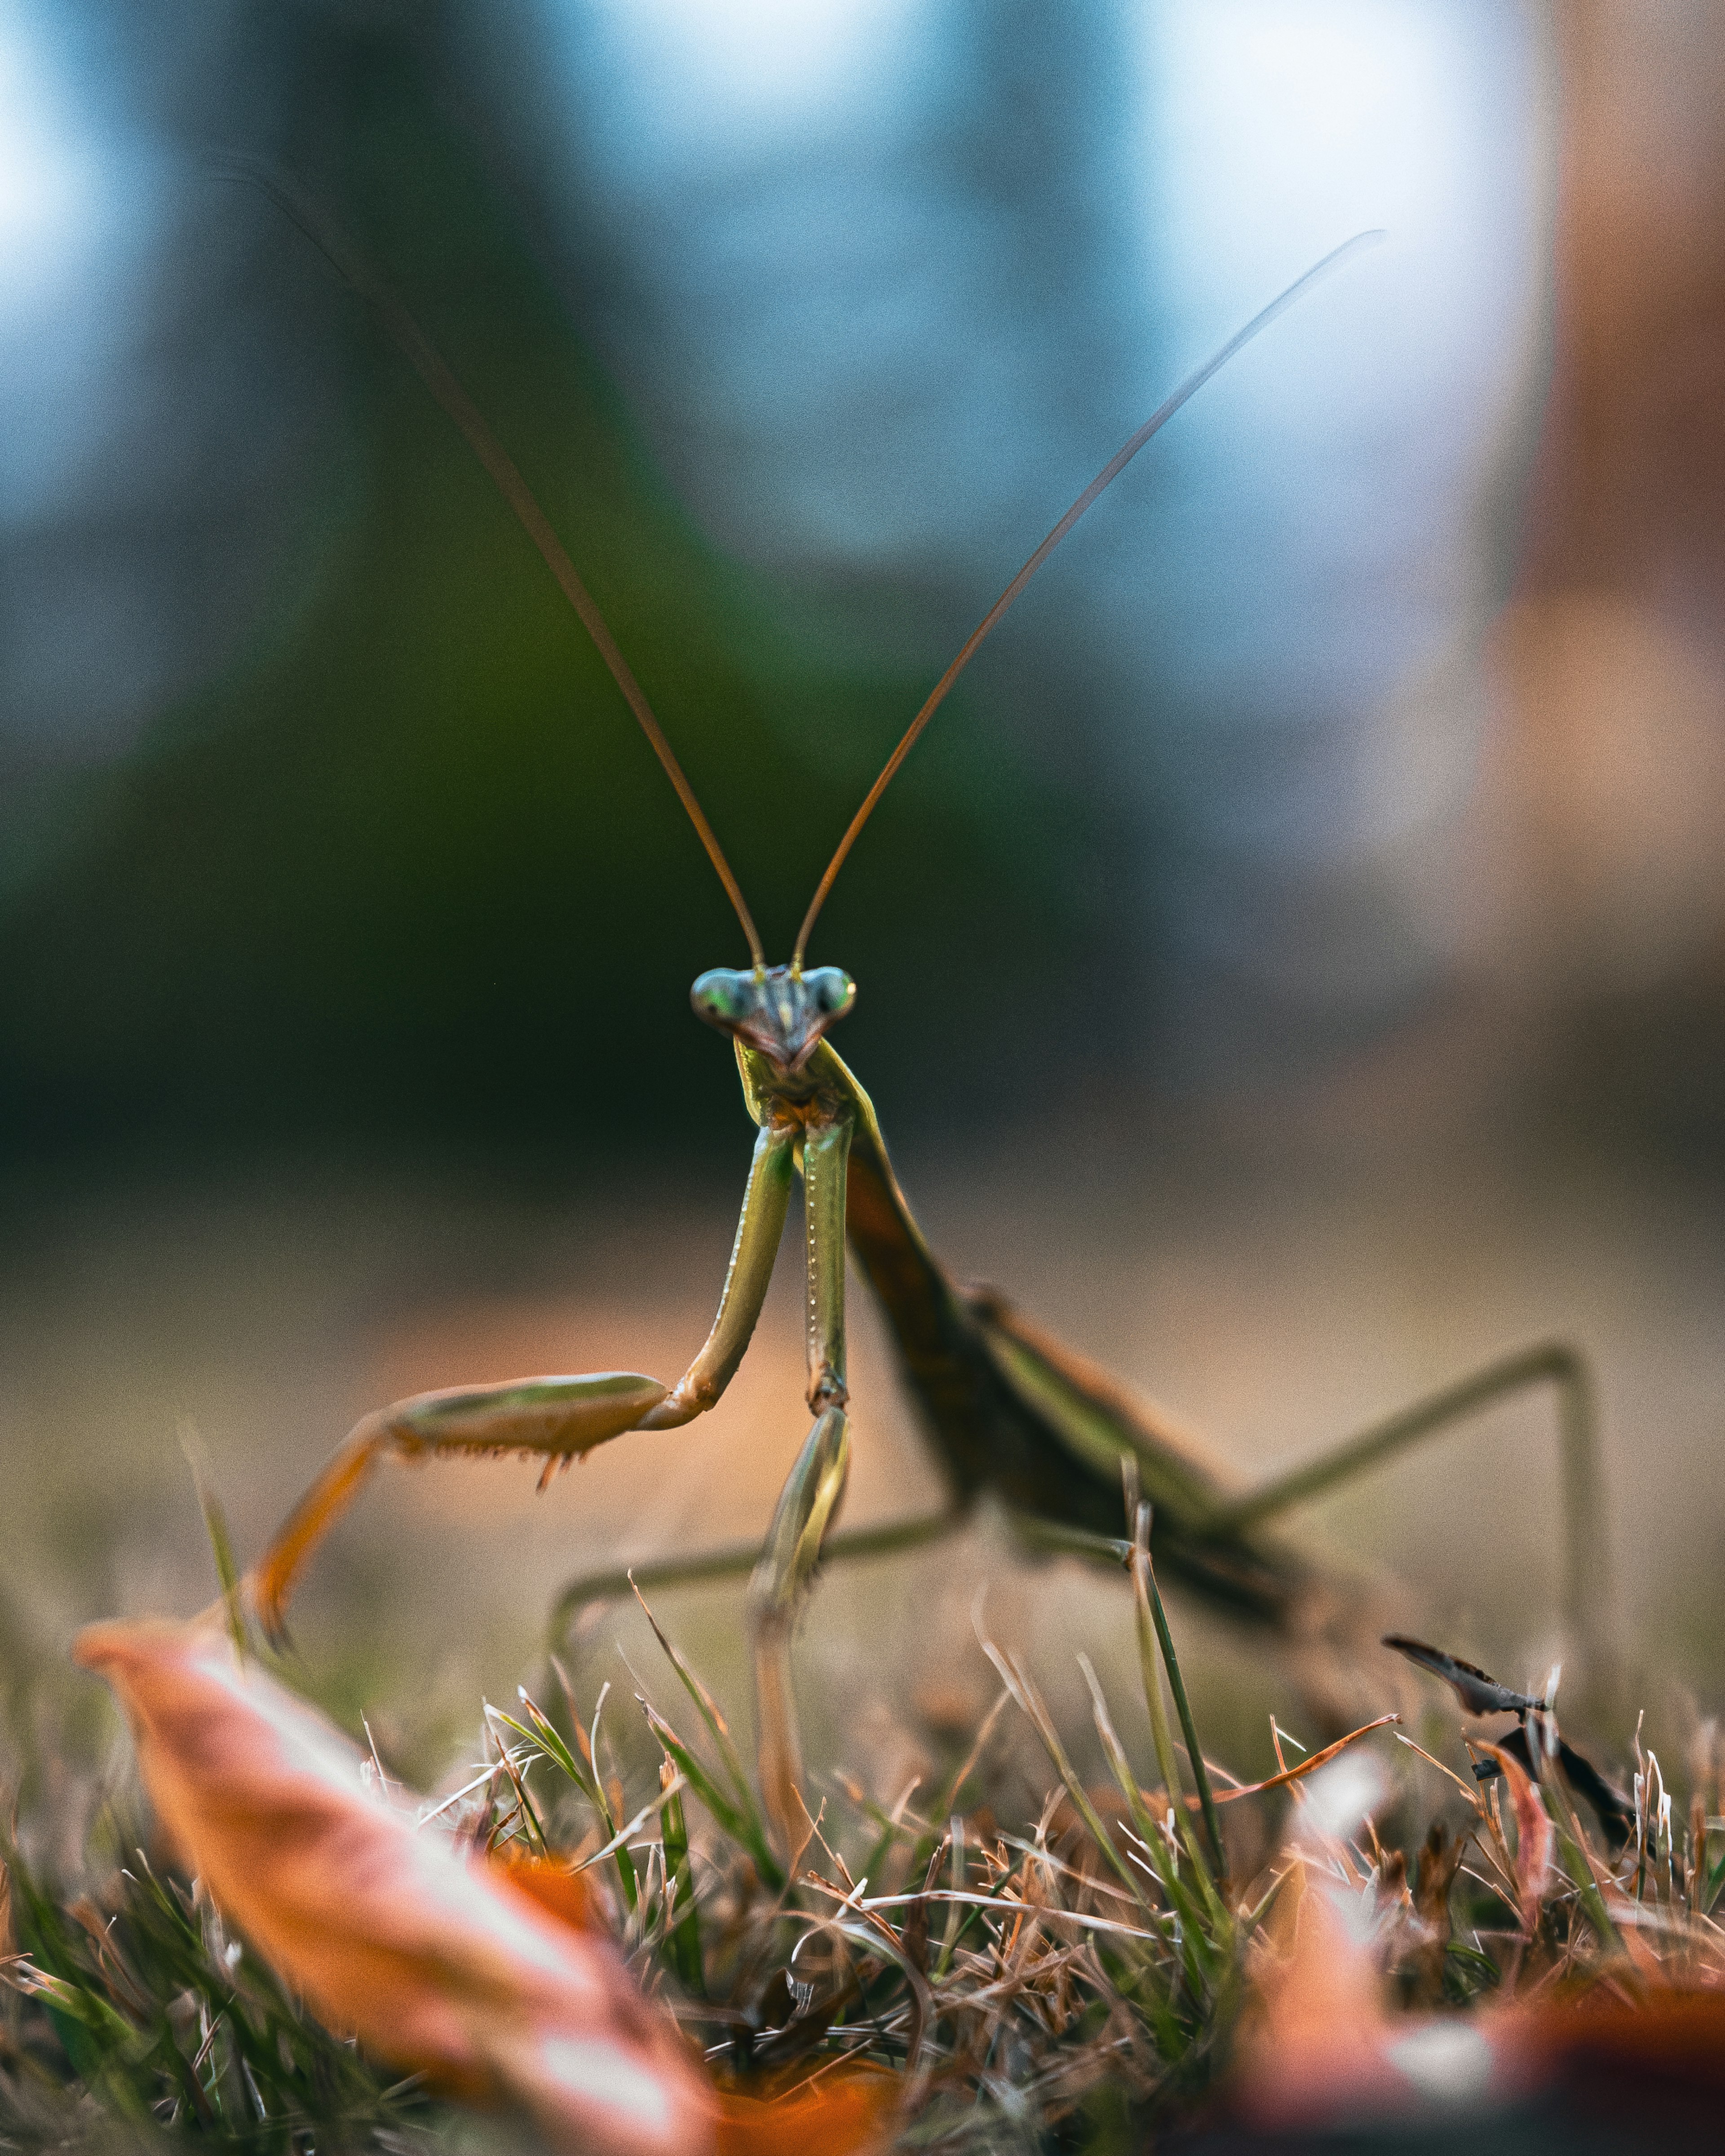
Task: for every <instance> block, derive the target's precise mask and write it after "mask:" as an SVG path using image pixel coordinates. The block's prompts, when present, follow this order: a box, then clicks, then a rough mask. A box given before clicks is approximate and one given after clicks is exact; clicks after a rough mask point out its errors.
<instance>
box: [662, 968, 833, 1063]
mask: <svg viewBox="0 0 1725 2156" xmlns="http://www.w3.org/2000/svg"><path fill="white" fill-rule="evenodd" d="M689 1000H690V1002H691V1003H692V1004H694V1006H695V1009H696V1014H697V1015H699V1016H700V1017H701V1018H704V1019H706V1022H707V1024H709V1025H716V1026H717V1028H718V1029H719V1030H720V1032H721V1033H728V1034H731V1035H732V1038H733V1039H737V1040H740V1041H742V1043H743V1044H744V1045H745V1046H747V1047H749V1048H753V1049H757V1050H759V1051H760V1053H761V1054H762V1055H765V1056H768V1057H769V1058H770V1059H771V1060H772V1061H773V1062H774V1063H776V1064H777V1065H778V1067H779V1069H780V1070H786V1071H793V1070H801V1069H802V1067H803V1065H804V1064H805V1063H806V1062H807V1061H808V1060H809V1057H810V1056H811V1055H813V1054H814V1049H815V1045H816V1043H817V1042H818V1041H819V1039H820V1037H821V1035H822V1034H824V1032H825V1031H826V1029H827V1028H828V1027H829V1025H832V1024H835V1023H836V1022H837V1020H839V1019H841V1018H843V1017H844V1015H845V1012H846V1011H848V1010H849V1009H850V1006H851V1005H852V1004H854V1003H855V1001H856V983H855V981H853V980H852V979H851V978H850V974H849V973H845V972H843V971H842V970H841V969H840V968H839V967H837V966H811V967H810V968H809V970H808V972H807V973H804V972H803V968H801V967H800V966H798V965H797V964H796V963H794V962H793V963H792V964H790V965H788V966H772V967H767V966H757V967H755V968H753V969H752V970H751V971H747V972H744V971H741V970H739V969H737V968H733V967H730V966H716V967H714V968H713V970H712V971H711V973H703V974H702V975H701V978H700V979H699V980H698V981H696V983H695V985H694V987H693V988H691V990H690V991H689Z"/></svg>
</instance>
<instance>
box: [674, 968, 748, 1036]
mask: <svg viewBox="0 0 1725 2156" xmlns="http://www.w3.org/2000/svg"><path fill="white" fill-rule="evenodd" d="M689 1000H690V1002H691V1004H694V1006H695V1009H696V1014H698V1015H699V1016H700V1017H701V1018H704V1019H706V1021H707V1023H708V1024H709V1025H717V1026H726V1027H728V1026H736V1025H741V1024H742V1023H743V1022H744V1021H745V1020H746V1019H750V1018H752V1017H753V1016H754V1015H755V1014H756V1013H757V1011H758V1009H760V1004H761V992H760V988H759V987H758V986H757V983H756V980H755V977H754V975H753V974H752V973H737V972H736V971H735V970H733V968H731V967H729V966H716V967H714V968H713V970H712V971H711V973H703V974H701V977H700V978H699V979H698V980H697V981H696V983H695V985H694V987H693V988H691V989H690V991H689Z"/></svg>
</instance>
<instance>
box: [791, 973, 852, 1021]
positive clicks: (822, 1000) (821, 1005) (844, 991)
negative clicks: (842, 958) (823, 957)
mask: <svg viewBox="0 0 1725 2156" xmlns="http://www.w3.org/2000/svg"><path fill="white" fill-rule="evenodd" d="M803 988H804V989H805V990H806V991H807V993H808V996H809V1003H810V1004H811V1006H812V1007H813V1008H814V1009H815V1010H817V1011H818V1012H819V1014H820V1015H821V1016H822V1017H823V1018H824V1019H835V1018H843V1017H844V1015H845V1012H846V1011H848V1010H849V1009H850V1006H851V1005H852V1004H854V1003H855V1001H856V983H855V981H853V980H852V979H851V978H850V974H849V973H845V971H844V970H843V969H842V968H840V967H838V966H816V967H815V968H814V969H813V971H812V972H809V973H805V974H804V975H803Z"/></svg>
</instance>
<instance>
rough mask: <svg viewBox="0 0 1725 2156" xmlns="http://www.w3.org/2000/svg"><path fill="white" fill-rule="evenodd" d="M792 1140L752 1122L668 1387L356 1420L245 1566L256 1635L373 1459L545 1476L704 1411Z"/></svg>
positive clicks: (795, 1125)
mask: <svg viewBox="0 0 1725 2156" xmlns="http://www.w3.org/2000/svg"><path fill="white" fill-rule="evenodd" d="M802 1138H803V1126H802V1125H801V1124H800V1123H799V1122H794V1121H791V1120H773V1121H771V1122H767V1123H766V1124H764V1125H763V1126H762V1130H761V1134H760V1136H759V1137H758V1138H757V1140H756V1142H755V1154H754V1160H753V1163H752V1166H751V1168H750V1170H749V1180H748V1188H747V1191H746V1192H745V1193H744V1196H743V1203H742V1216H741V1218H740V1219H738V1221H737V1240H736V1241H735V1243H734V1244H733V1245H732V1251H731V1264H730V1267H729V1270H727V1272H726V1276H725V1286H724V1291H723V1293H722V1294H721V1296H720V1298H719V1308H718V1314H717V1316H716V1317H715V1318H714V1320H713V1325H712V1330H711V1332H710V1333H709V1334H708V1335H707V1338H706V1345H705V1346H704V1347H702V1348H701V1353H699V1354H698V1355H697V1356H696V1358H695V1360H694V1361H693V1362H692V1363H691V1364H690V1365H689V1368H687V1369H686V1370H685V1372H684V1373H683V1375H682V1376H681V1377H680V1378H679V1379H678V1381H677V1383H676V1384H675V1386H674V1387H671V1388H670V1389H667V1388H666V1387H665V1386H664V1385H662V1384H661V1383H660V1382H659V1380H658V1379H657V1378H648V1377H643V1376H642V1375H641V1374H640V1373H639V1372H637V1371H633V1370H603V1371H596V1372H592V1373H588V1374H586V1375H583V1376H579V1377H551V1378H517V1379H516V1380H514V1381H513V1382H511V1383H506V1384H501V1385H486V1386H481V1387H478V1388H467V1387H463V1388H459V1389H454V1390H451V1391H444V1392H434V1393H418V1394H414V1395H413V1398H411V1399H405V1400H398V1401H397V1402H396V1403H395V1404H394V1405H393V1406H392V1407H387V1408H382V1409H377V1411H375V1412H374V1413H372V1414H368V1415H366V1416H364V1417H363V1418H362V1419H361V1420H360V1421H359V1422H358V1423H357V1424H355V1426H354V1428H353V1430H352V1431H351V1432H350V1433H349V1435H348V1436H347V1438H346V1439H345V1440H344V1441H343V1442H342V1443H341V1445H339V1446H338V1447H337V1448H336V1452H335V1453H334V1455H332V1457H331V1460H330V1461H329V1463H328V1465H327V1466H326V1467H325V1469H324V1471H323V1472H322V1473H321V1475H320V1476H318V1477H317V1479H316V1481H315V1482H314V1483H313V1484H312V1486H311V1488H310V1489H309V1490H308V1491H306V1492H305V1496H303V1497H302V1498H301V1499H300V1501H299V1503H298V1504H297V1505H296V1506H295V1507H294V1510H293V1512H291V1513H290V1515H289V1517H288V1518H287V1521H286V1522H285V1524H284V1526H283V1527H281V1528H280V1531H279V1532H278V1533H277V1534H276V1537H275V1540H274V1541H273V1542H272V1543H270V1547H269V1548H268V1549H267V1550H266V1551H265V1552H264V1555H263V1556H262V1557H261V1558H259V1561H258V1563H257V1564H256V1565H255V1566H254V1568H253V1569H252V1572H251V1573H250V1575H249V1582H248V1584H249V1589H250V1592H251V1597H252V1602H253V1605H254V1608H255V1609H256V1610H257V1613H258V1617H259V1622H260V1623H261V1624H262V1625H263V1626H264V1630H265V1631H266V1632H268V1633H269V1634H270V1635H271V1636H273V1637H279V1636H280V1634H281V1632H282V1630H283V1624H284V1618H285V1611H286V1608H287V1604H288V1600H289V1598H290V1596H291V1594H292V1593H293V1590H294V1587H295V1584H296V1583H297V1581H298V1579H299V1576H300V1573H301V1572H302V1571H303V1570H304V1569H305V1565H306V1563H307V1562H308V1561H309V1560H310V1558H311V1554H312V1553H313V1551H315V1550H316V1548H317V1545H318V1544H319V1543H321V1541H322V1539H323V1537H325V1535H326V1534H327V1533H328V1532H329V1530H330V1529H331V1527H333V1526H334V1524H335V1523H336V1521H337V1520H338V1519H339V1518H340V1517H341V1515H342V1513H343V1512H346V1511H347V1507H349V1506H350V1505H351V1504H352V1501H353V1500H354V1498H355V1497H356V1496H357V1495H358V1493H359V1491H360V1488H361V1486H362V1484H363V1483H364V1482H365V1481H366V1479H367V1476H369V1475H370V1474H371V1471H372V1468H373V1467H374V1466H377V1462H378V1461H379V1460H384V1459H390V1458H393V1459H398V1460H428V1459H449V1458H454V1457H456V1456H458V1455H465V1456H466V1457H468V1458H471V1459H485V1458H495V1457H496V1456H498V1455H502V1454H506V1453H526V1454H531V1455H538V1456H540V1457H542V1458H543V1460H545V1462H546V1476H547V1477H549V1476H551V1475H552V1473H554V1472H555V1471H556V1470H557V1467H558V1466H562V1465H567V1463H568V1461H570V1460H573V1459H575V1458H576V1457H578V1455H583V1454H585V1453H588V1452H591V1451H592V1450H593V1448H594V1447H595V1446H596V1445H603V1444H605V1443H607V1442H608V1440H610V1439H612V1438H614V1437H621V1436H623V1435H624V1434H625V1433H626V1432H627V1431H629V1430H674V1429H675V1428H677V1427H678V1426H679V1425H680V1424H683V1423H685V1422H689V1421H691V1420H692V1419H694V1418H695V1417H696V1415H698V1414H704V1413H705V1412H706V1409H709V1408H710V1407H711V1406H712V1405H713V1404H714V1402H715V1401H716V1400H717V1399H718V1398H719V1397H720V1395H721V1394H722V1393H723V1391H724V1389H725V1388H726V1385H727V1384H729V1383H730V1382H731V1379H732V1377H733V1375H734V1374H735V1373H736V1370H737V1365H738V1363H741V1362H742V1357H743V1351H744V1350H745V1349H746V1348H747V1346H748V1343H749V1339H750V1337H751V1335H752V1333H753V1332H754V1329H755V1323H756V1321H757V1318H758V1317H760V1314H761V1306H762V1303H763V1302H764V1301H765V1300H766V1296H767V1286H768V1281H770V1280H771V1279H772V1277H773V1259H774V1258H775V1256H776V1255H778V1243H779V1237H780V1235H781V1234H782V1232H783V1228H784V1222H785V1214H786V1212H787V1210H788V1206H789V1201H790V1185H791V1176H792V1173H793V1167H794V1156H795V1152H796V1149H797V1147H798V1143H799V1142H800V1141H801V1140H802ZM841 1174H842V1168H841ZM841 1233H842V1229H841ZM841 1249H842V1243H841ZM843 1295H844V1287H843V1281H842V1277H841V1280H840V1282H839V1312H838V1323H837V1335H836V1337H837V1339H838V1350H837V1353H838V1366H837V1367H838V1369H839V1372H840V1373H841V1375H840V1378H839V1387H838V1391H839V1404H841V1405H842V1403H843V1382H842V1371H843V1367H844V1309H843ZM813 1322H814V1321H813V1317H811V1325H812V1324H813ZM811 1353H812V1350H811ZM811 1383H812V1381H811ZM541 1486H542V1487H543V1482H542V1485H541Z"/></svg>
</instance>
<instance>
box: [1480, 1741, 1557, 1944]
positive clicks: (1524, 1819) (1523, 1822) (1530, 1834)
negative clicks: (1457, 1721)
mask: <svg viewBox="0 0 1725 2156" xmlns="http://www.w3.org/2000/svg"><path fill="white" fill-rule="evenodd" d="M1483 1749H1484V1750H1486V1751H1487V1752H1489V1753H1491V1757H1492V1758H1494V1759H1495V1760H1496V1761H1497V1763H1498V1765H1499V1766H1500V1767H1501V1768H1502V1769H1503V1776H1504V1779H1505V1780H1506V1781H1507V1783H1508V1784H1509V1796H1510V1805H1511V1809H1512V1810H1513V1811H1514V1813H1515V1820H1516V1896H1517V1900H1518V1901H1519V1902H1520V1903H1521V1917H1522V1931H1523V1932H1524V1933H1526V1934H1527V1937H1528V1938H1530V1939H1531V1938H1532V1936H1533V1934H1534V1933H1535V1932H1536V1931H1538V1928H1539V1904H1540V1902H1541V1901H1542V1900H1543V1897H1544V1895H1545V1892H1546V1890H1547V1888H1548V1886H1550V1885H1551V1884H1552V1883H1553V1882H1552V1876H1551V1873H1552V1858H1553V1854H1554V1853H1555V1851H1556V1849H1557V1845H1558V1836H1557V1830H1556V1828H1555V1827H1554V1826H1553V1825H1552V1822H1551V1814H1550V1813H1549V1812H1548V1811H1547V1809H1545V1799H1543V1797H1542V1796H1541V1795H1540V1794H1539V1791H1538V1789H1537V1788H1536V1787H1535V1786H1534V1784H1533V1782H1532V1778H1531V1777H1530V1776H1529V1774H1527V1769H1526V1768H1524V1767H1523V1766H1522V1763H1521V1761H1520V1760H1519V1759H1517V1758H1516V1756H1515V1754H1514V1753H1512V1752H1506V1751H1505V1750H1504V1748H1503V1747H1502V1745H1501V1744H1487V1745H1486V1746H1484V1747H1483Z"/></svg>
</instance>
